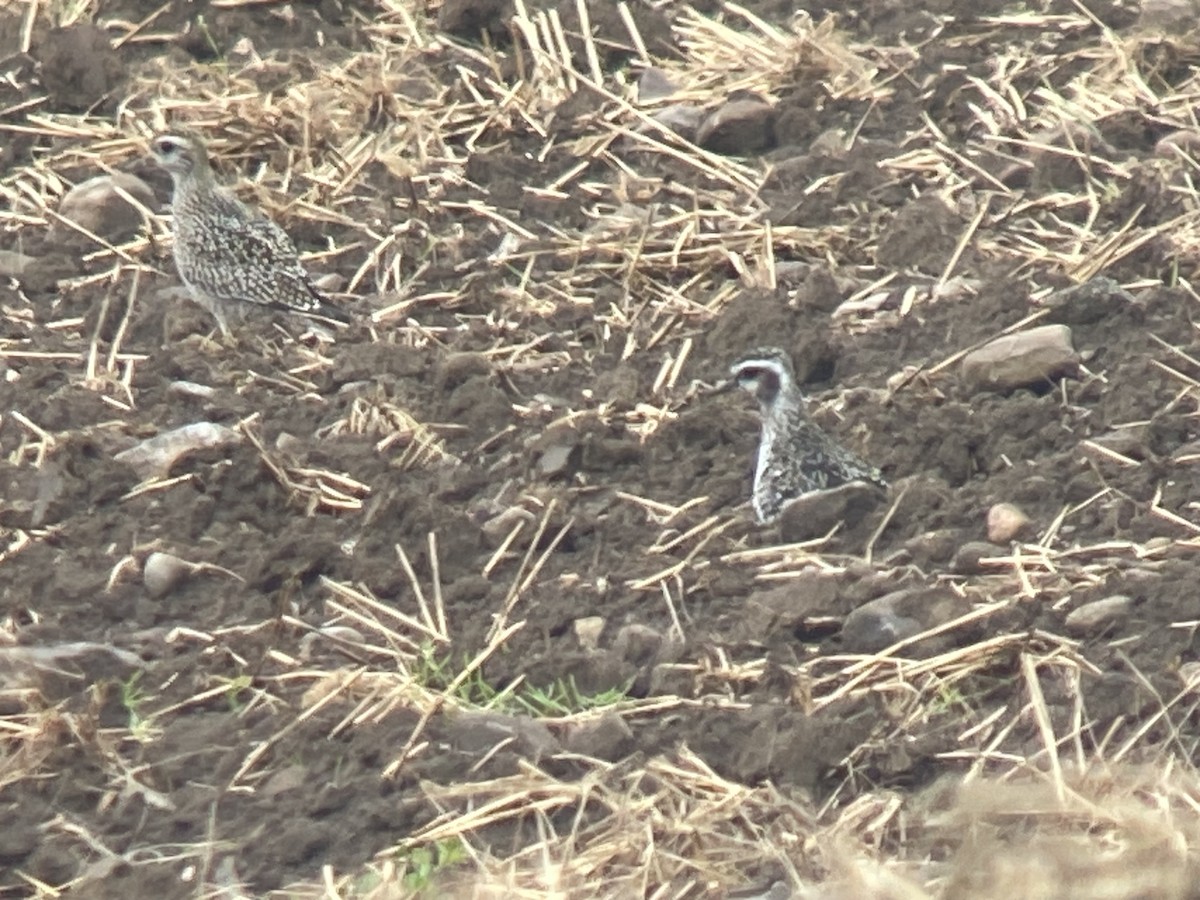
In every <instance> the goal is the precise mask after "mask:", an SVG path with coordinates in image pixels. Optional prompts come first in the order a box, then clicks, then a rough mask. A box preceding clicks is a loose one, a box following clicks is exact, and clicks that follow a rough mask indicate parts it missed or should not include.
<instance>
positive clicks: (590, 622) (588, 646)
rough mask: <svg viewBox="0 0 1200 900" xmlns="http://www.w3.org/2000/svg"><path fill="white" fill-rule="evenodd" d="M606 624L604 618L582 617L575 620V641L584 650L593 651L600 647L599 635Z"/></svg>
mask: <svg viewBox="0 0 1200 900" xmlns="http://www.w3.org/2000/svg"><path fill="white" fill-rule="evenodd" d="M606 624H608V623H607V620H605V618H604V616H584V617H583V618H582V619H576V620H575V623H574V625H575V639H576V640H577V641H579V646H581V647H583V648H584V649H585V650H595V649H597V648H598V647H599V646H600V635H601V634H602V633H603V631H604V626H605V625H606Z"/></svg>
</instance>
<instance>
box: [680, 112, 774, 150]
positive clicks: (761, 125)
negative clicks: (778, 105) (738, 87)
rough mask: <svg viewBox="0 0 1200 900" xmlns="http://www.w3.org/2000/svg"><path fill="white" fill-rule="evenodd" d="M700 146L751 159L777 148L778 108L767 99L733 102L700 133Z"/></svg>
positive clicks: (714, 114)
mask: <svg viewBox="0 0 1200 900" xmlns="http://www.w3.org/2000/svg"><path fill="white" fill-rule="evenodd" d="M696 143H697V144H698V145H700V146H701V147H703V148H704V149H705V150H709V151H711V152H713V153H721V154H724V155H726V156H749V155H750V154H752V153H759V152H761V151H763V150H768V149H770V148H771V147H773V146H774V145H775V109H774V107H772V106H771V104H769V103H767V102H766V101H765V100H760V99H758V98H750V97H745V98H739V99H737V100H729V101H727V102H726V103H725V104H723V105H722V106H721V107H719V108H718V109H717V110H716V111H715V112H713V113H711V114H710V115H709V116H708V118H707V119H705V120H704V121H703V122H702V123H700V127H699V129H697V131H696Z"/></svg>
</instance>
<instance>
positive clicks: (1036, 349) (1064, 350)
mask: <svg viewBox="0 0 1200 900" xmlns="http://www.w3.org/2000/svg"><path fill="white" fill-rule="evenodd" d="M1078 365H1079V355H1078V354H1077V353H1076V352H1075V348H1074V347H1073V346H1072V343H1071V329H1070V328H1069V327H1068V326H1066V325H1042V326H1041V327H1039V328H1030V329H1029V330H1027V331H1021V332H1018V333H1016V334H1008V335H1005V336H1003V337H999V338H996V340H994V341H991V342H990V343H988V344H985V345H984V346H982V347H980V348H979V349H978V350H974V351H972V352H971V353H968V354H967V355H966V357H964V358H963V361H962V375H963V380H964V381H966V382H967V383H968V384H969V385H970V386H971V387H972V388H973V389H974V390H977V391H980V390H990V391H1008V390H1012V389H1014V388H1019V387H1026V386H1031V385H1040V384H1045V383H1046V382H1048V381H1050V380H1052V379H1054V378H1057V377H1059V376H1061V375H1065V374H1069V373H1073V372H1074V371H1075V370H1076V369H1077V367H1078Z"/></svg>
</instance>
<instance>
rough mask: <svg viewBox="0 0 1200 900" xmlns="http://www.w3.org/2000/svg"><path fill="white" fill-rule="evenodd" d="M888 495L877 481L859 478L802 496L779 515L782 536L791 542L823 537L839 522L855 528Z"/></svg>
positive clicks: (846, 526)
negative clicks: (858, 479)
mask: <svg viewBox="0 0 1200 900" xmlns="http://www.w3.org/2000/svg"><path fill="white" fill-rule="evenodd" d="M884 496H885V493H884V491H882V490H881V489H880V488H878V487H876V486H875V485H873V484H867V483H865V482H858V481H855V482H851V483H850V484H843V485H841V486H839V487H836V488H831V489H830V490H827V491H816V492H814V493H811V494H806V495H805V496H803V497H798V498H796V499H795V500H793V501H792V502H791V503H789V504H788V505H787V506H785V507H784V509H783V513H782V514H781V515H780V517H779V533H780V536H781V537H782V538H783V540H784V541H786V542H788V543H799V542H801V541H808V540H812V539H814V538H819V537H822V536H824V535H826V534H828V533H829V532H830V531H832V530H833V528H835V527H836V526H837V525H839V524H840V525H842V526H843V527H845V528H853V527H854V526H855V525H857V524H858V523H859V522H861V521H862V520H863V519H864V518H866V517H867V516H868V515H869V514H870V513H871V511H872V510H874V509H875V508H876V507H877V506H878V505H879V504H880V502H881V501H882V500H883V498H884Z"/></svg>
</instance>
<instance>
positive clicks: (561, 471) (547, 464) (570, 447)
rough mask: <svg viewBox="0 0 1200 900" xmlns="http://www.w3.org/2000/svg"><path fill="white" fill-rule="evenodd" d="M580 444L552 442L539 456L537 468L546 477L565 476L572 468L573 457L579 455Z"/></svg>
mask: <svg viewBox="0 0 1200 900" xmlns="http://www.w3.org/2000/svg"><path fill="white" fill-rule="evenodd" d="M578 447H579V445H578V444H551V445H550V446H549V447H546V448H545V449H544V450H542V452H541V454H540V455H539V456H538V461H537V468H538V472H540V473H541V474H542V475H543V476H545V477H546V478H553V477H555V476H558V475H562V476H565V475H567V474H568V473H569V470H570V469H571V468H572V459H573V458H574V457H578V455H579V454H578V453H576V450H578Z"/></svg>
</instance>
